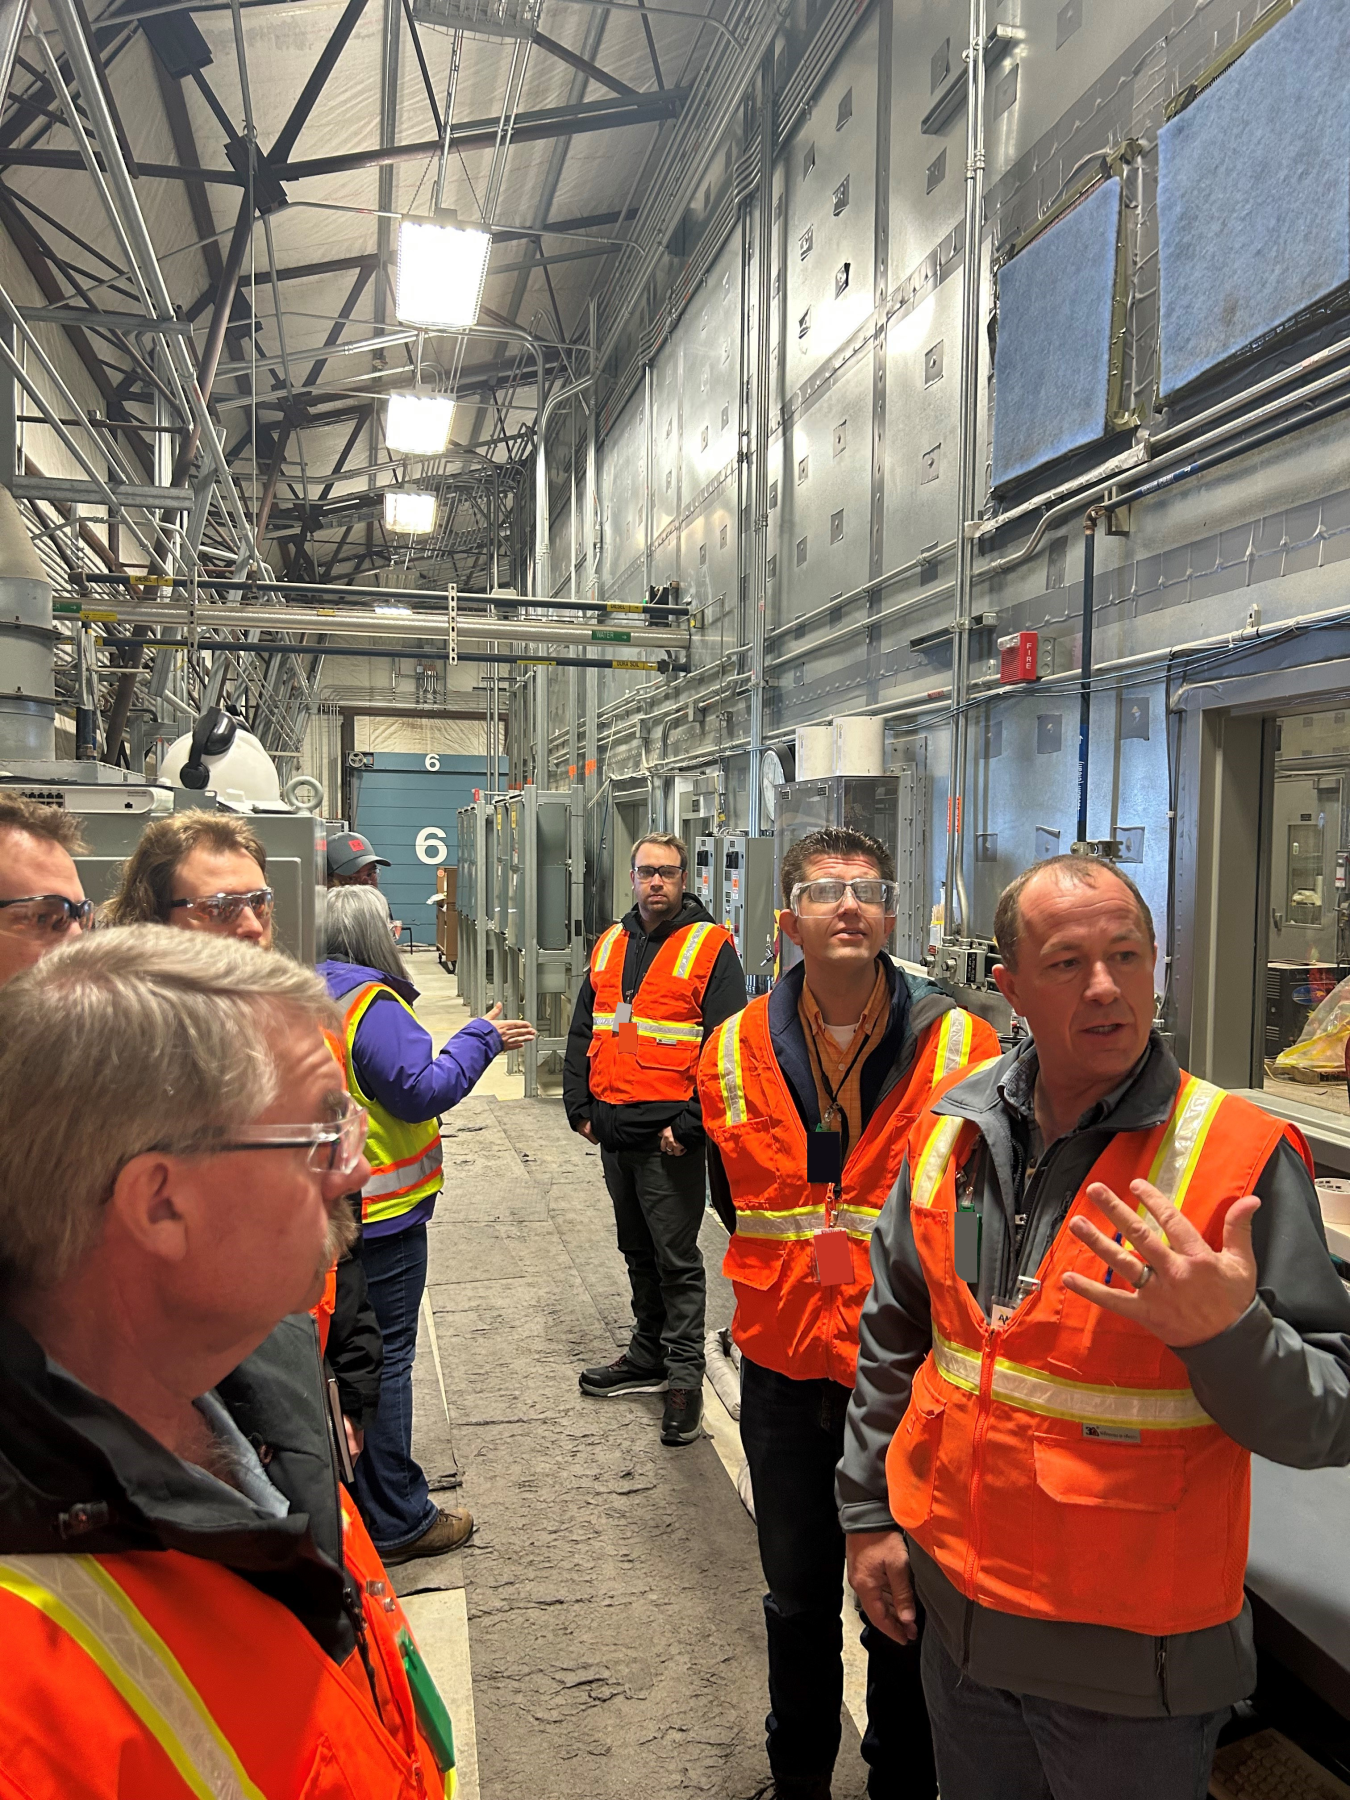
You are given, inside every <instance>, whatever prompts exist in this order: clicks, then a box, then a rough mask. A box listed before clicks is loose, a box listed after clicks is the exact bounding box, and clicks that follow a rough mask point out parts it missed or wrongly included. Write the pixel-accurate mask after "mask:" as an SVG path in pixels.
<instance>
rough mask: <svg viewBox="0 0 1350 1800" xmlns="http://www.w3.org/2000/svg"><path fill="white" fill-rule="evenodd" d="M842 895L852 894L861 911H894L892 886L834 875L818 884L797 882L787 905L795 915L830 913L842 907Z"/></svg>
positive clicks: (878, 880) (825, 877) (892, 883)
mask: <svg viewBox="0 0 1350 1800" xmlns="http://www.w3.org/2000/svg"><path fill="white" fill-rule="evenodd" d="M845 894H852V896H853V899H854V901H855V903H856V904H857V905H858V906H859V907H860V908H861V909H862V911H863V912H872V913H875V912H883V913H891V912H894V911H895V883H894V882H893V881H882V880H880V879H877V880H872V879H870V878H868V879H864V880H861V881H841V880H839V879H838V878H837V877H835V876H822V877H821V878H820V879H819V880H818V881H799V882H798V883H797V884H796V886H795V887H794V888H793V890H792V897H791V899H790V900H789V902H788V904H789V905H790V906H791V908H792V910H793V912H795V913H797V914H801V913H806V914H808V915H810V914H812V913H815V914H820V913H832V912H837V911H838V910H839V908H840V907H841V906H842V905H843V904H844V895H845Z"/></svg>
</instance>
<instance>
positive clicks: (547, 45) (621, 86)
mask: <svg viewBox="0 0 1350 1800" xmlns="http://www.w3.org/2000/svg"><path fill="white" fill-rule="evenodd" d="M648 29H649V30H650V27H648ZM533 42H534V43H535V44H537V45H538V47H539V48H540V49H541V50H547V51H548V53H549V55H550V56H556V57H557V59H558V61H559V62H565V63H566V64H567V65H568V67H569V68H572V69H575V70H576V71H577V73H578V74H579V75H585V76H587V77H588V78H589V79H590V80H591V81H598V82H599V84H600V86H601V87H607V88H608V89H609V90H610V92H611V93H613V94H622V95H624V96H625V97H626V98H630V99H631V98H633V97H635V96H636V95H637V93H638V89H637V88H635V87H629V85H628V83H627V82H626V81H620V80H619V78H618V76H617V75H607V74H606V73H605V71H604V70H603V69H600V68H597V67H596V65H595V64H594V63H593V62H591V61H590V59H589V58H588V57H585V56H581V55H580V54H578V52H577V51H575V50H569V49H568V48H567V45H566V44H560V43H559V42H558V40H557V39H556V38H551V37H545V36H544V34H543V32H542V31H536V32H535V34H534V38H533ZM658 74H659V72H658ZM656 85H657V87H658V88H659V87H660V86H661V85H662V84H661V82H660V80H659V79H658V80H657V84H656Z"/></svg>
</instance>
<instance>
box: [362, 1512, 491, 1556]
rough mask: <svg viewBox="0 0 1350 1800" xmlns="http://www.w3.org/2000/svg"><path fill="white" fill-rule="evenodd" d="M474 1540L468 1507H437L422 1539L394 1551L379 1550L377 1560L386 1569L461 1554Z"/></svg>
mask: <svg viewBox="0 0 1350 1800" xmlns="http://www.w3.org/2000/svg"><path fill="white" fill-rule="evenodd" d="M472 1536H473V1514H472V1513H471V1512H470V1511H469V1509H468V1507H467V1506H450V1507H446V1506H438V1507H437V1508H436V1517H435V1518H434V1519H433V1520H432V1521H431V1523H430V1525H428V1526H427V1528H426V1530H425V1531H424V1532H423V1533H422V1535H421V1537H416V1538H414V1539H413V1541H412V1542H411V1544H403V1545H401V1546H400V1547H399V1548H398V1549H397V1550H382V1551H381V1552H380V1560H381V1562H383V1564H384V1566H385V1568H386V1569H392V1568H393V1567H394V1566H395V1564H397V1563H405V1562H411V1561H412V1560H413V1558H414V1557H415V1556H445V1555H447V1554H448V1553H449V1552H450V1551H451V1550H460V1549H462V1548H463V1547H464V1545H465V1544H467V1543H468V1541H469V1539H470V1538H471V1537H472Z"/></svg>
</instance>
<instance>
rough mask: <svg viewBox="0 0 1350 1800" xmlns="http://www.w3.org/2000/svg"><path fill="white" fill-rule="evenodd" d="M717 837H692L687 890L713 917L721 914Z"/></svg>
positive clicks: (719, 861) (720, 872) (720, 863)
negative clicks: (692, 846) (692, 855)
mask: <svg viewBox="0 0 1350 1800" xmlns="http://www.w3.org/2000/svg"><path fill="white" fill-rule="evenodd" d="M717 852H718V839H717V838H715V837H700V838H695V839H694V862H693V868H692V870H691V872H690V876H689V891H690V893H691V894H693V896H694V898H695V900H697V901H699V902H700V903H701V904H702V905H704V906H706V907H707V909H708V911H709V912H710V913H711V914H712V916H713V918H714V919H720V918H721V916H722V859H721V857H720V856H719V855H718V853H717Z"/></svg>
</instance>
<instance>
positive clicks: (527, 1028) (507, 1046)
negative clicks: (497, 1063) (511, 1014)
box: [483, 1000, 539, 1050]
mask: <svg viewBox="0 0 1350 1800" xmlns="http://www.w3.org/2000/svg"><path fill="white" fill-rule="evenodd" d="M483 1017H484V1018H485V1019H486V1020H487V1022H488V1024H489V1025H495V1026H496V1027H497V1036H498V1037H499V1038H500V1039H501V1040H502V1049H503V1050H519V1049H521V1048H523V1046H524V1045H526V1044H528V1043H530V1042H531V1041H532V1040H533V1039H534V1038H537V1037H538V1036H539V1033H538V1032H537V1031H536V1030H535V1028H534V1026H533V1025H531V1024H530V1021H529V1020H528V1019H504V1018H503V1017H502V1003H501V1001H500V1000H499V1001H498V1002H497V1004H496V1005H495V1006H494V1007H493V1008H492V1009H491V1011H490V1012H485V1013H484V1014H483Z"/></svg>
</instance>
